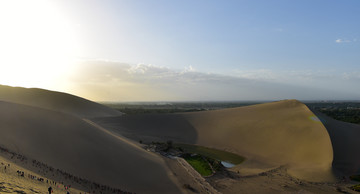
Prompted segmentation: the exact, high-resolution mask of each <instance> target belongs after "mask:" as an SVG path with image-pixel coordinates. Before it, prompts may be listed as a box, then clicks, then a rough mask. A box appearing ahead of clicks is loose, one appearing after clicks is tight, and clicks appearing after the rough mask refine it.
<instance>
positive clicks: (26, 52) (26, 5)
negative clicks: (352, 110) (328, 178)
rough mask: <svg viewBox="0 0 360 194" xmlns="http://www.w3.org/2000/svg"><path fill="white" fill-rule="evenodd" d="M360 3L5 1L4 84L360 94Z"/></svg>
mask: <svg viewBox="0 0 360 194" xmlns="http://www.w3.org/2000/svg"><path fill="white" fill-rule="evenodd" d="M10 2H11V3H10ZM14 2H15V3H14ZM359 8H360V1H358V0H344V1H341V0H337V1H335V0H238V1H210V0H182V1H175V0H58V1H44V0H36V1H31V2H27V1H21V0H8V1H7V0H4V1H1V3H0V16H1V18H2V19H0V22H1V23H2V24H3V25H2V31H1V32H0V41H2V42H6V44H2V46H0V51H1V52H2V53H5V54H4V55H3V56H0V60H1V61H2V65H3V66H2V68H3V69H5V71H2V74H1V73H0V82H1V83H2V84H8V85H18V86H26V87H43V88H47V89H52V90H60V91H65V92H70V93H74V94H76V95H80V96H83V97H87V98H90V99H93V100H108V101H117V100H125V101H132V100H134V101H136V100H141V101H147V100H155V101H156V100H202V99H204V100H252V99H258V100H269V99H270V100H273V99H274V100H277V99H285V98H297V99H300V100H311V99H340V100H341V99H359V98H360V90H359V89H360V87H359V86H358V83H360V25H359V21H360V12H359ZM9 21H10V22H9ZM14 32H16V33H14ZM14 45H15V46H14ZM9 47H10V48H11V49H9ZM19 48H20V50H19ZM4 56H5V57H4ZM6 56H7V57H6ZM33 56H36V57H33ZM44 56H46V57H44ZM44 58H45V59H44ZM20 59H21V60H20ZM39 61H40V62H39ZM4 64H7V65H4ZM9 64H10V65H11V67H10V65H9ZM24 64H26V67H25V65H24ZM105 67H106V68H107V69H106V70H101V69H102V68H105ZM18 69H26V71H25V72H26V73H22V74H19V71H18ZM59 72H61V73H59ZM199 80H200V81H199ZM214 80H216V81H214ZM164 82H165V83H164ZM1 83H0V84H1ZM210 83H211V84H210ZM245 86H246V87H245ZM114 90H117V91H121V92H114ZM295 91H296V92H295ZM245 93H246V95H245Z"/></svg>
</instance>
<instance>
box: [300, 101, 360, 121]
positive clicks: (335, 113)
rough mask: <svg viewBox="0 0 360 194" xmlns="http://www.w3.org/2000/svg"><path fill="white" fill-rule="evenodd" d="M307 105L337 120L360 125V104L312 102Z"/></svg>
mask: <svg viewBox="0 0 360 194" xmlns="http://www.w3.org/2000/svg"><path fill="white" fill-rule="evenodd" d="M306 105H308V106H309V107H311V108H313V109H315V110H317V111H319V112H322V113H324V114H326V115H327V116H329V117H332V118H334V119H336V120H339V121H343V122H348V123H355V124H360V103H359V102H312V103H306Z"/></svg>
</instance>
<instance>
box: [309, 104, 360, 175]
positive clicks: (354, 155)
mask: <svg viewBox="0 0 360 194" xmlns="http://www.w3.org/2000/svg"><path fill="white" fill-rule="evenodd" d="M313 112H314V113H315V114H316V115H317V116H318V117H319V118H320V120H321V121H322V122H323V123H324V126H325V127H326V129H327V130H328V132H329V135H330V138H331V142H332V145H333V149H334V161H333V167H334V169H335V170H336V171H337V172H338V173H340V174H342V175H354V174H359V173H360V154H359V153H360V141H359V138H360V125H357V124H353V123H346V122H342V121H338V120H335V119H333V118H330V117H328V116H326V115H324V114H322V113H320V112H318V111H315V110H313Z"/></svg>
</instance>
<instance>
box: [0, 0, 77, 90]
mask: <svg viewBox="0 0 360 194" xmlns="http://www.w3.org/2000/svg"><path fill="white" fill-rule="evenodd" d="M64 15H65V14H62V13H61V12H60V10H58V9H57V8H56V6H55V5H54V4H53V2H52V1H45V0H44V1H42V0H37V1H26V0H24V1H18V0H15V1H14V0H8V1H6V0H5V1H0V24H1V27H0V28H1V31H0V67H1V69H0V84H6V85H12V86H24V87H43V88H48V87H50V86H54V85H57V86H59V84H61V83H59V82H60V81H59V80H60V79H61V78H62V77H63V76H64V75H65V74H66V73H67V72H68V71H70V70H71V66H72V63H73V62H74V59H75V56H76V55H77V54H78V52H79V50H80V49H79V44H78V43H77V39H76V33H75V31H74V29H75V28H74V27H73V26H71V23H70V22H69V20H67V19H66V18H65V16H64Z"/></svg>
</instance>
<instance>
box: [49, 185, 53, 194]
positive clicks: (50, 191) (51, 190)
mask: <svg viewBox="0 0 360 194" xmlns="http://www.w3.org/2000/svg"><path fill="white" fill-rule="evenodd" d="M48 191H49V194H51V193H52V192H53V189H52V188H51V186H50V187H49V188H48Z"/></svg>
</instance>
